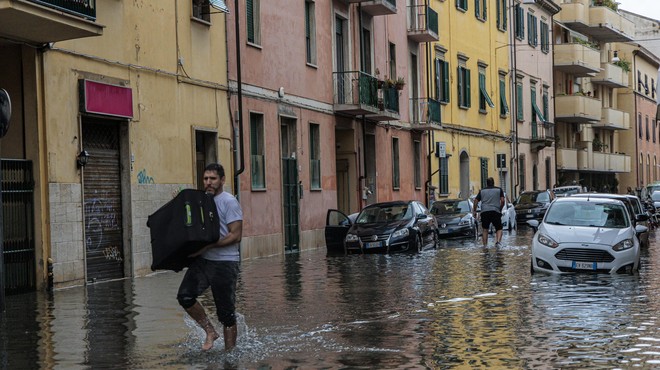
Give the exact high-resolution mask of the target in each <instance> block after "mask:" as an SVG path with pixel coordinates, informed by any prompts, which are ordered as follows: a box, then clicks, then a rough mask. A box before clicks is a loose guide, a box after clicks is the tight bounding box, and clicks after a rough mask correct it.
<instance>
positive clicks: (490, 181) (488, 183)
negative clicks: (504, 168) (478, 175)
mask: <svg viewBox="0 0 660 370" xmlns="http://www.w3.org/2000/svg"><path fill="white" fill-rule="evenodd" d="M486 186H495V179H493V178H492V177H489V178H487V179H486Z"/></svg>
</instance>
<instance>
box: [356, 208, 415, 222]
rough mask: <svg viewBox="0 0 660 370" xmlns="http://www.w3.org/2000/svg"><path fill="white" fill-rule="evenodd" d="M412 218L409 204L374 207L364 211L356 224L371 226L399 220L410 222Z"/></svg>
mask: <svg viewBox="0 0 660 370" xmlns="http://www.w3.org/2000/svg"><path fill="white" fill-rule="evenodd" d="M411 218H412V207H408V204H394V205H392V204H390V205H383V206H372V207H368V208H365V209H363V210H362V212H361V213H360V215H359V216H358V218H357V220H355V223H356V224H369V223H374V222H388V221H397V220H409V219H411Z"/></svg>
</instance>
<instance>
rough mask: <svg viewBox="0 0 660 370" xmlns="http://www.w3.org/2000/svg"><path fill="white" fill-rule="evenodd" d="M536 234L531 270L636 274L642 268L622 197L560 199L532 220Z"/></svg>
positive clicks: (640, 230)
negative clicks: (619, 198)
mask: <svg viewBox="0 0 660 370" xmlns="http://www.w3.org/2000/svg"><path fill="white" fill-rule="evenodd" d="M527 224H529V225H530V226H531V227H532V228H534V230H535V231H536V233H535V234H534V238H533V239H532V262H531V270H532V273H534V272H536V271H539V272H548V273H554V274H561V273H567V272H579V271H586V272H602V273H629V274H632V273H635V272H636V271H637V270H638V269H639V258H640V257H639V255H640V248H639V241H638V239H637V238H636V237H635V233H636V232H637V233H643V232H646V231H647V228H646V227H645V226H643V225H637V226H634V223H633V220H631V219H630V215H629V212H627V210H626V206H625V205H624V204H623V202H622V201H620V200H616V199H606V198H587V197H563V198H557V199H556V200H555V201H554V202H553V203H552V204H551V205H550V208H548V211H547V214H546V215H545V218H544V219H543V220H542V221H541V222H539V221H537V220H530V221H527Z"/></svg>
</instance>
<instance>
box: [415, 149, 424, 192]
mask: <svg viewBox="0 0 660 370" xmlns="http://www.w3.org/2000/svg"><path fill="white" fill-rule="evenodd" d="M413 150H414V152H415V158H414V159H413V161H414V167H415V168H414V170H415V188H417V189H419V188H421V187H422V143H420V142H419V141H413Z"/></svg>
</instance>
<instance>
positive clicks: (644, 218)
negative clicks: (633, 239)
mask: <svg viewBox="0 0 660 370" xmlns="http://www.w3.org/2000/svg"><path fill="white" fill-rule="evenodd" d="M648 220H649V215H637V217H635V221H637V222H644V221H648Z"/></svg>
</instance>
